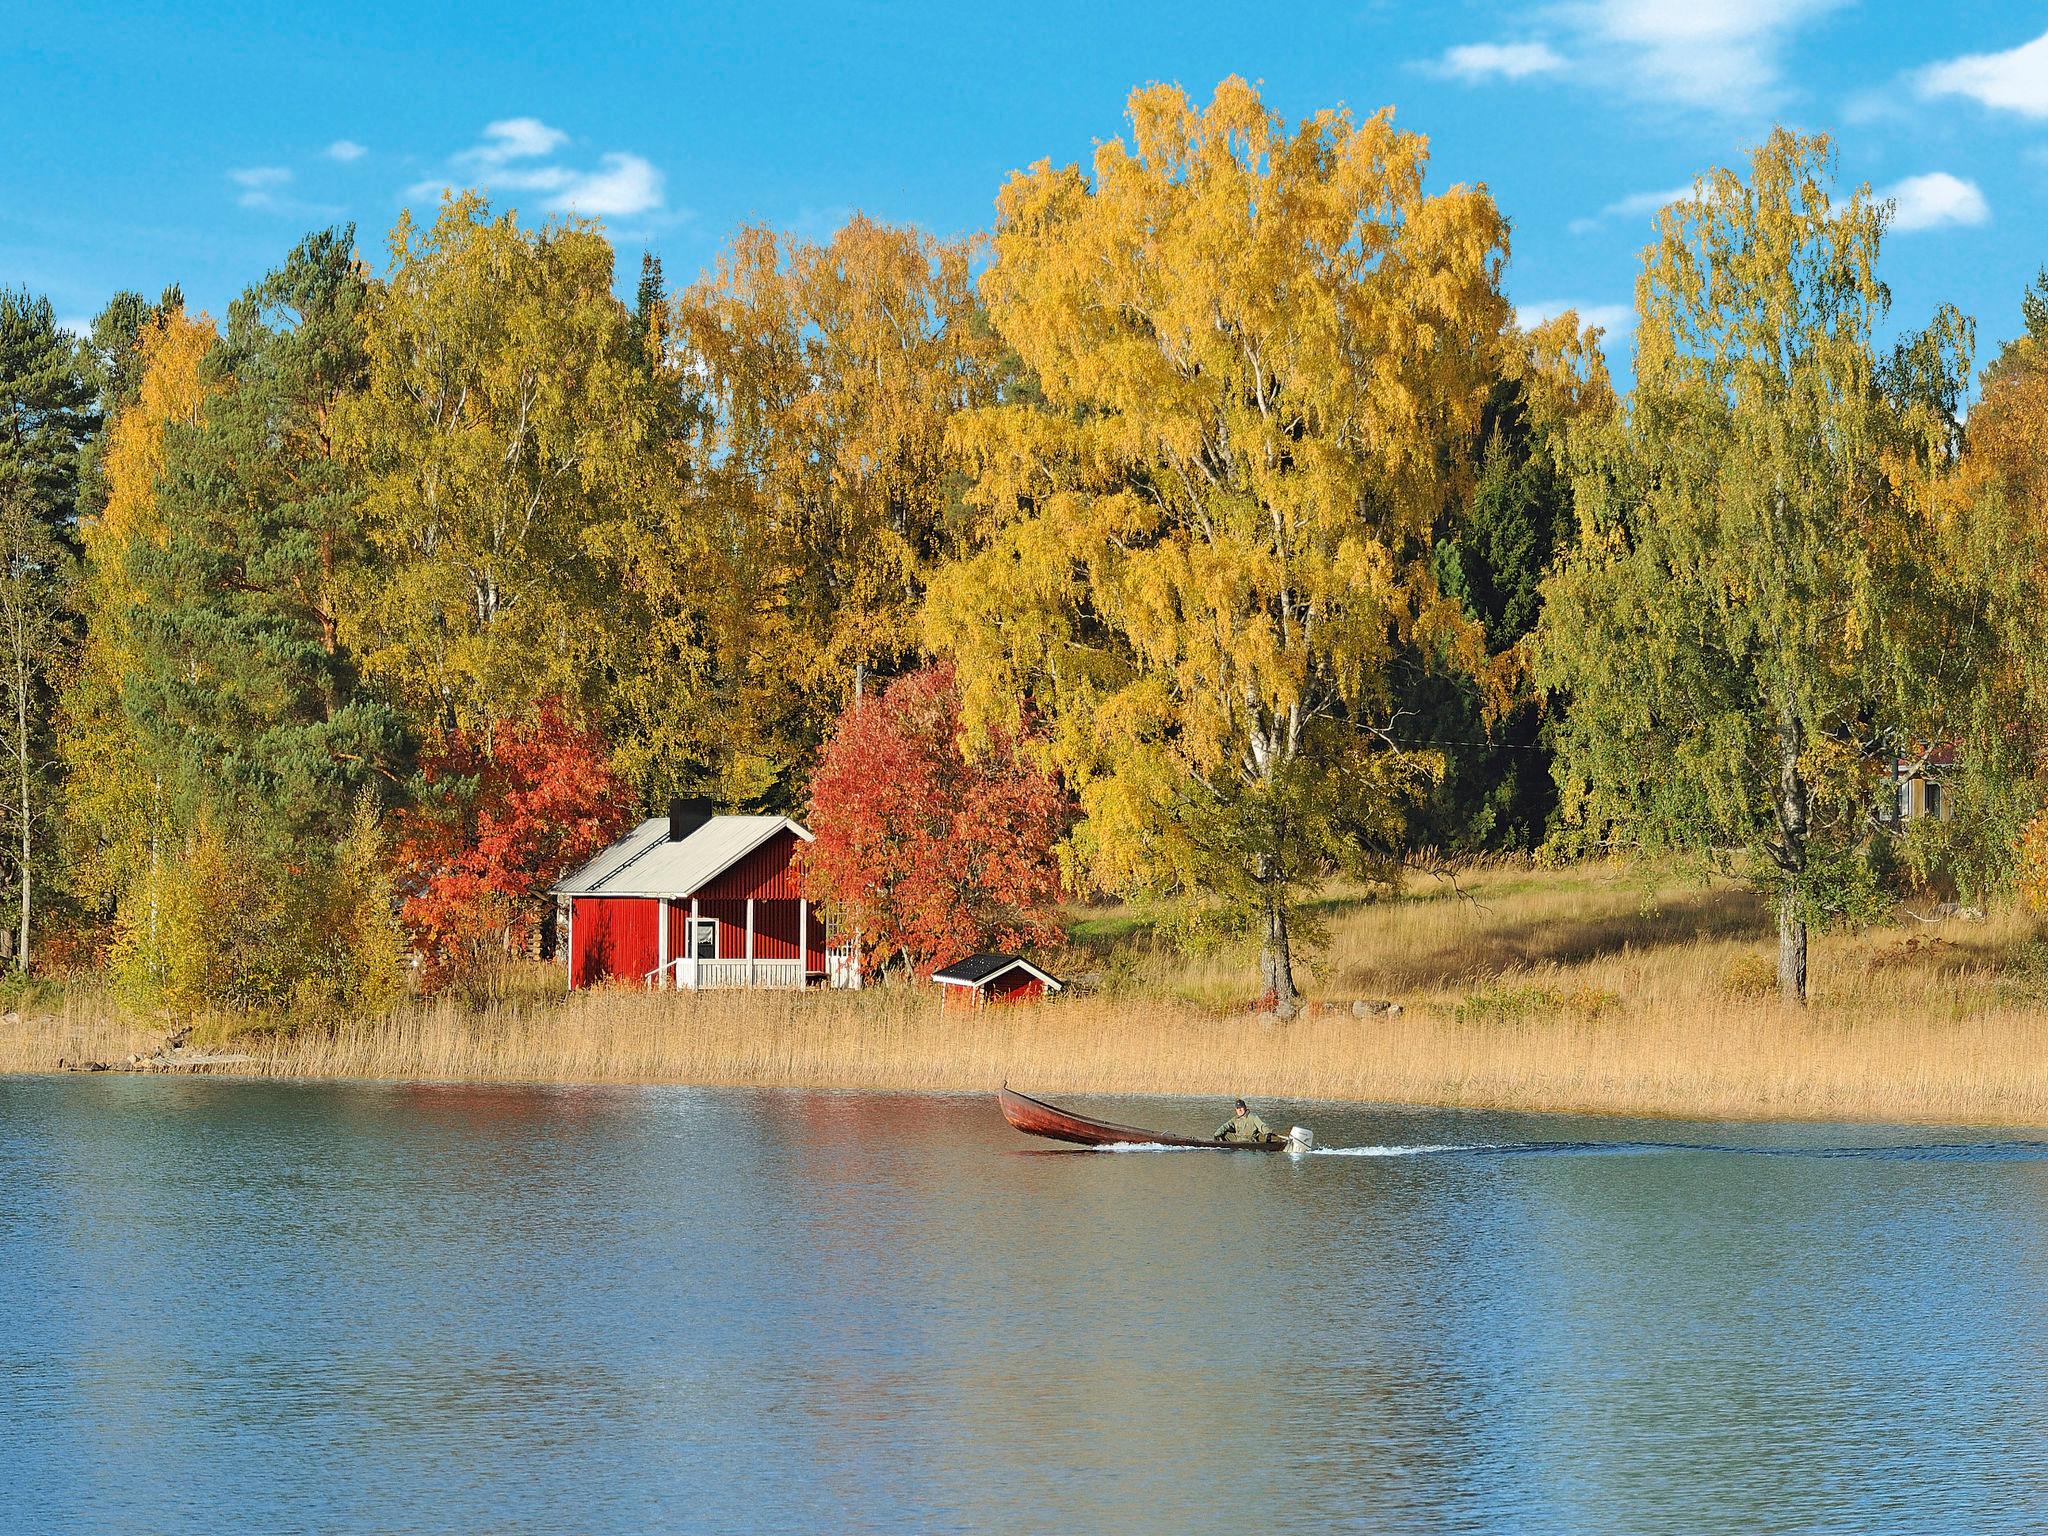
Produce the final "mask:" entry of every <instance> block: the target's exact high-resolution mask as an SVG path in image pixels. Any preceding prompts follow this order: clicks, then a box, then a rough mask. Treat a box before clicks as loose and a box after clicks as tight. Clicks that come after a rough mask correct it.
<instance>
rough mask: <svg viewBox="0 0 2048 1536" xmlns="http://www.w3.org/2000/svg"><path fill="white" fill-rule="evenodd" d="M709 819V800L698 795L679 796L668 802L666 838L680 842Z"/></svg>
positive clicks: (673, 841)
mask: <svg viewBox="0 0 2048 1536" xmlns="http://www.w3.org/2000/svg"><path fill="white" fill-rule="evenodd" d="M710 819H711V802H710V801H709V800H706V799H703V798H702V797H701V796H700V797H692V798H690V799H684V798H683V797H681V796H678V797H677V798H675V799H673V800H671V801H669V803H668V840H669V841H670V842H672V843H680V842H681V841H682V840H683V839H684V838H686V837H688V836H689V835H690V834H691V833H692V832H694V831H696V830H697V829H698V828H699V827H701V826H703V825H704V823H705V822H707V821H709V820H710Z"/></svg>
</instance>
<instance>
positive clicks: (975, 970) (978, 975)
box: [932, 954, 1066, 992]
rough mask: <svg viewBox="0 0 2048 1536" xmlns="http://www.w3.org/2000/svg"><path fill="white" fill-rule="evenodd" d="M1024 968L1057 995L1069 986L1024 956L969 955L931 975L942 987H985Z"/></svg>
mask: <svg viewBox="0 0 2048 1536" xmlns="http://www.w3.org/2000/svg"><path fill="white" fill-rule="evenodd" d="M1019 966H1022V967H1023V968H1024V969H1025V970H1027V971H1029V972H1030V973H1031V974H1032V975H1034V976H1036V977H1037V978H1038V979H1039V980H1040V981H1042V982H1044V983H1045V984H1046V985H1047V986H1048V987H1051V988H1052V989H1053V990H1054V991H1055V992H1057V991H1059V990H1060V988H1062V987H1063V986H1065V985H1066V983H1065V982H1063V981H1061V980H1060V979H1059V977H1057V976H1055V975H1053V974H1052V972H1050V971H1045V970H1040V969H1039V968H1038V967H1037V966H1035V965H1033V964H1032V963H1031V962H1030V961H1029V960H1026V959H1025V958H1024V957H1023V956H1022V955H990V954H984V955H969V956H968V957H967V958H966V959H965V960H955V961H954V962H953V963H952V964H951V965H949V966H946V967H945V968H944V969H943V970H937V971H933V972H932V980H933V981H936V982H937V983H938V984H939V985H940V986H942V987H985V986H987V985H988V984H989V983H990V982H992V981H994V980H995V979H996V978H997V977H998V976H1000V975H1002V974H1003V973H1004V972H1005V971H1010V970H1015V969H1016V968H1017V967H1019Z"/></svg>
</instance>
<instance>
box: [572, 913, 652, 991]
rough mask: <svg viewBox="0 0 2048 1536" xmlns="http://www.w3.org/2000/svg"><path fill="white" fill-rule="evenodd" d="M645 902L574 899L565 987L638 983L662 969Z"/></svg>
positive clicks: (650, 917)
mask: <svg viewBox="0 0 2048 1536" xmlns="http://www.w3.org/2000/svg"><path fill="white" fill-rule="evenodd" d="M660 905H661V904H660V903H659V902H658V901H656V900H654V899H653V898H652V897H647V896H578V897H576V898H575V899H574V900H573V901H572V902H571V903H570V912H569V985H570V986H572V987H588V986H594V985H595V984H596V983H598V982H600V981H605V980H608V979H616V980H619V981H634V982H637V981H640V980H642V979H644V978H645V977H646V975H647V973H648V972H649V971H651V970H653V969H654V968H655V967H656V966H657V965H659V964H661V955H660V941H661V933H660V930H659V929H658V928H656V926H655V923H656V921H657V918H656V909H657V908H658V907H659V906H660Z"/></svg>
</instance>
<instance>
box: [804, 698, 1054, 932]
mask: <svg viewBox="0 0 2048 1536" xmlns="http://www.w3.org/2000/svg"><path fill="white" fill-rule="evenodd" d="M810 814H811V828H812V830H813V832H814V833H815V834H816V838H817V840H816V841H815V842H813V843H811V844H810V845H808V846H807V847H805V848H804V849H803V851H802V853H801V854H800V855H799V857H800V859H801V860H802V868H803V875H804V881H805V884H806V886H807V887H808V888H809V889H810V890H812V891H814V892H816V893H817V894H818V895H819V896H821V897H822V898H823V899H825V900H827V901H830V902H832V903H834V904H835V905H836V906H837V907H838V908H839V913H840V920H841V922H842V924H844V925H847V926H851V927H852V928H853V929H854V930H856V931H857V932H858V933H859V934H860V936H861V948H862V956H861V958H862V961H863V963H873V962H875V961H880V962H881V963H883V964H887V963H889V962H890V961H892V960H893V959H895V958H896V957H898V956H901V957H902V958H903V959H904V960H905V961H906V962H907V963H908V964H909V965H910V966H911V967H912V969H914V970H915V971H917V972H919V973H929V972H930V971H931V970H932V969H933V968H935V967H936V966H939V965H943V964H946V963H948V962H950V961H953V960H957V959H959V958H961V957H962V956H964V955H967V954H970V953H973V952H974V951H976V950H983V949H1017V948H1020V947H1023V946H1025V945H1028V944H1048V943H1053V942H1056V941H1057V940H1058V939H1059V936H1060V930H1059V926H1058V924H1057V923H1056V922H1055V921H1054V914H1055V907H1056V904H1057V903H1058V901H1059V898H1060V874H1059V864H1058V860H1057V858H1056V856H1055V848H1056V845H1057V844H1058V843H1059V840H1060V839H1061V837H1063V836H1064V835H1065V833H1066V830H1067V825H1068V807H1067V802H1066V800H1065V798H1064V797H1063V796H1062V795H1061V793H1060V789H1059V786H1058V785H1057V784H1056V783H1054V781H1053V780H1052V778H1051V777H1050V776H1049V775H1047V774H1046V773H1044V772H1042V771H1040V770H1039V769H1038V768H1037V767H1035V766H1034V765H1033V764H1032V763H1031V762H1030V761H1029V759H1028V757H1027V756H1026V755H1025V754H1024V753H1023V751H1022V750H1021V749H1020V743H1018V742H1017V741H1016V740H1014V739H1012V738H1009V737H1004V736H997V737H995V738H994V739H992V740H991V741H990V742H989V744H988V749H987V751H985V752H982V753H979V754H977V755H975V756H973V757H969V756H968V755H967V754H966V753H965V752H963V751H962V748H961V723H960V692H959V688H958V685H957V684H956V682H955V680H954V676H953V670H952V668H951V667H928V668H926V669H925V670H923V671H920V672H913V673H911V674H910V675H909V676H907V677H903V678H899V679H898V680H897V681H896V682H894V683H892V684H891V685H890V686H889V689H888V691H887V692H885V693H883V694H882V695H881V696H880V697H879V698H868V699H862V700H856V701H855V702H854V703H853V704H852V705H851V706H849V707H848V709H847V710H846V712H845V713H844V714H842V715H841V716H840V717H839V723H838V725H837V727H836V728H835V729H834V731H833V734H832V739H831V740H830V741H828V742H827V743H826V744H825V747H824V750H823V752H822V753H821V754H820V755H819V759H818V767H817V772H816V774H815V775H814V776H813V778H812V780H811V811H810Z"/></svg>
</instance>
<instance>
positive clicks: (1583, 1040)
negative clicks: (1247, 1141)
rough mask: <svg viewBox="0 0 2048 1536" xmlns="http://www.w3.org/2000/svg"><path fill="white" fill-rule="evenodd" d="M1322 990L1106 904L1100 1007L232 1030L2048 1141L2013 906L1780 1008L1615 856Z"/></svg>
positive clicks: (1400, 942)
mask: <svg viewBox="0 0 2048 1536" xmlns="http://www.w3.org/2000/svg"><path fill="white" fill-rule="evenodd" d="M1327 916H1328V919H1329V927H1330V941H1329V944H1328V947H1327V949H1326V950H1325V952H1324V955H1323V958H1322V960H1321V962H1320V963H1319V965H1318V966H1317V967H1316V969H1315V971H1314V972H1313V973H1312V982H1311V990H1312V993H1320V994H1321V995H1323V996H1326V997H1336V998H1347V999H1348V998H1351V997H1356V996H1376V997H1386V998H1393V999H1398V1000H1399V1001H1401V1003H1402V1004H1403V1008H1404V1011H1403V1012H1402V1013H1401V1014H1400V1015H1399V1016H1398V1017H1394V1018H1370V1019H1363V1020H1361V1019H1356V1018H1353V1017H1352V1016H1351V1015H1350V1013H1349V1012H1348V1011H1344V1012H1341V1013H1333V1012H1325V1011H1321V1010H1312V1011H1311V1012H1310V1013H1309V1014H1307V1015H1306V1016H1304V1017H1302V1018H1300V1019H1296V1020H1293V1021H1291V1022H1287V1023H1280V1022H1275V1021H1272V1020H1261V1019H1255V1018H1252V1017H1249V1016H1247V1015H1246V1014H1244V1013H1242V1012H1226V1011H1220V1010H1219V1008H1218V1007H1217V1006H1215V1005H1216V1004H1218V1003H1219V1002H1221V1001H1223V1000H1224V999H1226V998H1228V997H1229V996H1230V995H1231V993H1232V991H1233V989H1234V990H1235V991H1236V993H1237V995H1238V996H1239V997H1240V998H1241V996H1242V989H1243V987H1244V984H1245V982H1244V978H1245V976H1246V975H1247V974H1248V972H1247V969H1246V965H1245V960H1244V957H1243V956H1237V955H1216V956H1211V957H1207V958H1205V959H1201V960H1198V961H1196V962H1194V963H1192V964H1190V963H1188V962H1186V961H1185V960H1180V959H1176V958H1175V957H1174V956H1173V955H1172V954H1171V952H1170V951H1169V950H1168V949H1167V948H1166V947H1165V946H1164V945H1163V944H1161V943H1158V942H1156V941H1155V940H1154V939H1153V938H1152V937H1151V936H1150V931H1149V928H1148V926H1147V923H1146V921H1145V915H1144V914H1143V913H1139V912H1131V911H1117V912H1109V913H1102V912H1096V913H1092V914H1090V916H1089V920H1088V921H1087V922H1084V923H1082V924H1080V925H1079V926H1078V929H1077V940H1076V947H1075V950H1074V952H1073V953H1072V954H1070V955H1069V956H1068V957H1067V961H1068V963H1069V965H1070V967H1071V968H1072V969H1073V970H1075V971H1076V972H1082V971H1087V970H1090V969H1092V970H1095V971H1097V972H1099V973H1100V975H1101V978H1102V981H1101V986H1100V989H1099V990H1096V991H1093V992H1086V993H1084V992H1081V991H1080V990H1079V989H1076V991H1075V992H1073V993H1070V994H1069V995H1067V996H1065V997H1062V998H1059V999H1057V1000H1055V1001H1053V1002H1051V1003H1048V1004H1046V1005H1044V1006H1042V1007H1037V1008H1027V1009H1018V1010H990V1011H988V1012H985V1013H980V1014H975V1013H968V1012H964V1011H943V1012H942V1011H941V1010H940V1009H939V1008H938V1007H937V1006H936V1004H935V1002H934V999H933V998H932V997H931V996H930V995H929V993H928V992H927V991H922V990H912V989H904V988H887V989H881V990H877V991H872V992H868V993H863V994H844V993H837V994H824V995H819V994H812V995H808V996H805V995H796V994H781V993H764V994H756V995H753V996H746V995H743V994H735V993H724V994H716V993H714V994H707V995H704V996H701V997H691V996H687V995H676V994H649V993H645V992H637V991H619V992H599V993H594V994H587V995H583V996H579V997H576V998H574V999H570V1000H568V1001H566V1002H564V1001H562V1000H560V999H559V998H555V997H553V996H551V995H549V993H548V992H547V991H546V990H543V989H538V988H528V989H526V992H525V995H524V996H522V995H521V994H520V991H519V990H518V989H512V990H511V991H510V992H508V994H507V995H506V996H505V997H504V998H503V999H502V1000H501V1001H499V1002H498V1003H496V1004H495V1005H493V1006H491V1007H489V1008H486V1009H482V1010H467V1009H464V1008H461V1007H458V1006H455V1005H453V1004H439V1005H433V1006H428V1007H422V1008H415V1009H409V1010H405V1011H403V1012H401V1013H399V1014H397V1015H395V1016H393V1017H391V1018H389V1019H382V1020H375V1021H367V1022H362V1023H356V1024H344V1025H340V1026H335V1027H324V1028H317V1029H306V1030H302V1031H300V1032H299V1033H297V1034H295V1035H292V1036H288V1037H284V1038H281V1039H258V1040H256V1041H254V1042H252V1041H250V1040H247V1039H245V1040H243V1041H241V1042H239V1046H238V1048H240V1049H246V1050H253V1051H254V1052H256V1053H257V1054H258V1055H259V1057H260V1058H261V1061H260V1066H259V1068H258V1069H257V1070H260V1071H263V1072H266V1073H273V1074H281V1075H286V1076H307V1077H371V1078H401V1077H402V1078H435V1079H473V1080H491V1081H551V1082H560V1081H576V1082H694V1083H736V1084H772V1085H787V1086H798V1087H804V1086H815V1087H854V1088H899V1089H917V1088H929V1089H992V1088H994V1087H995V1086H996V1085H997V1084H998V1083H999V1082H1002V1081H1004V1080H1005V1079H1007V1080H1008V1081H1010V1082H1012V1083H1014V1084H1017V1085H1018V1086H1020V1087H1027V1088H1029V1089H1031V1090H1033V1091H1039V1092H1046V1093H1053V1094H1058V1093H1084V1092H1085V1093H1186V1094H1201V1095H1209V1096H1215V1097H1222V1096H1224V1095H1227V1094H1231V1093H1238V1092H1242V1093H1246V1094H1248V1095H1253V1096H1266V1097H1278V1096H1286V1097H1303V1098H1326V1099H1353V1100H1365V1101H1377V1102H1400V1103H1415V1104H1456V1105H1469V1106H1489V1107H1502V1108H1522V1109H1583V1110H1594V1111H1609V1112H1617V1113H1648V1114H1672V1115H1698V1116H1708V1117H1731V1118H1749V1117H1791V1118H1826V1119H1858V1118H1862V1119H1884V1120H1917V1121H1941V1122H1951V1123H1982V1124H1993V1123H1998V1124H2017V1125H2048V1049H2044V1048H2048V947H2044V946H2043V945H2042V943H2041V941H2040V940H2039V939H2038V938H2037V936H2036V931H2035V929H2034V927H2033V925H2032V924H2031V923H2030V922H2029V921H2027V920H2026V919H2024V918H2022V917H2021V916H2019V915H2018V914H2012V913H2004V914H1994V915H1993V917H1992V918H1991V919H1990V920H1989V921H1980V922H1963V921H1956V920H1950V921H1944V922H1940V923H1932V924H1922V923H1920V922H1918V921H1916V920H1914V919H1912V918H1910V917H1906V918H1902V920H1901V922H1900V923H1899V924H1898V925H1896V926H1891V927H1886V928H1882V929H1878V930H1873V931H1872V932H1870V933H1867V934H1862V935H1857V936H1853V937H1846V938H1830V939H1826V940H1823V941H1822V942H1821V943H1820V944H1819V946H1818V947H1817V950H1816V957H1815V961H1816V963H1815V968H1814V995H1815V1002H1814V1006H1813V1007H1812V1008H1811V1009H1810V1010H1808V1011H1807V1012H1805V1013H1803V1014H1799V1013H1788V1012H1786V1011H1784V1010H1782V1009H1780V1008H1779V1006H1778V1005H1777V1003H1776V1002H1775V1001H1774V1000H1773V999H1772V997H1771V996H1770V994H1769V981H1770V977H1771V960H1770V956H1771V950H1770V943H1769V936H1768V933H1767V931H1766V928H1765V925H1764V923H1763V921H1762V918H1761V915H1760V914H1759V912H1758V911H1757V910H1756V908H1755V905H1754V904H1753V903H1752V902H1751V901H1750V900H1749V899H1748V898H1746V897H1745V896H1743V895H1742V894H1741V893H1739V892H1736V891H1732V890H1727V889H1702V888H1699V887H1697V886H1689V885H1686V884H1685V883H1683V882H1681V881H1677V880H1674V879H1670V878H1668V877H1667V878H1661V879H1655V880H1647V881H1646V880H1644V879H1643V878H1641V877H1640V876H1638V875H1636V874H1633V873H1631V872H1630V871H1628V870H1626V869H1622V868H1618V867H1604V866H1598V867H1589V868H1582V869H1576V870H1570V871H1561V872H1559V871H1536V870H1527V869H1507V870H1495V871H1489V872H1485V873H1482V874H1479V875H1477V876H1476V877H1474V878H1472V879H1470V880H1468V881H1467V882H1465V890H1464V892H1463V893H1460V892H1454V891H1452V890H1451V889H1450V888H1448V887H1437V886H1434V885H1431V886H1427V887H1424V888H1421V889H1418V890H1416V891H1414V892H1413V893H1411V894H1410V895H1407V896H1404V897H1402V898H1400V899H1398V900H1393V901H1370V900H1367V899H1365V898H1363V897H1362V896H1356V895H1348V894H1345V893H1335V894H1333V895H1332V896H1331V897H1330V898H1329V903H1328V912H1327ZM154 1038H155V1036H154V1034H152V1033H151V1032H149V1031H146V1030H137V1029H134V1028H132V1027H129V1026H123V1025H121V1024H119V1023H118V1022H112V1021H109V1020H108V1018H107V1014H106V1010H104V1009H103V1008H100V1007H98V1006H97V1005H96V1004H95V1002H94V1000H93V999H92V998H91V997H90V996H89V995H88V994H84V993H73V994H68V995H67V996H66V998H65V999H64V1002H63V1005H62V1007H61V1008H59V1009H58V1010H56V1011H55V1012H53V1013H52V1014H51V1015H50V1016H49V1017H48V1018H47V1019H46V1020H45V1021H43V1022H41V1023H37V1022H35V1021H34V1020H33V1019H31V1020H30V1021H29V1022H26V1023H20V1024H15V1025H11V1026H0V1069H11V1070H16V1071H24V1070H26V1071H41V1070H48V1069H49V1068H50V1067H51V1066H52V1065H53V1064H54V1062H55V1060H56V1058H57V1057H58V1056H60V1055H61V1056H69V1057H72V1058H77V1057H79V1056H96V1057H98V1058H99V1059H102V1060H105V1059H110V1058H115V1057H119V1056H122V1055H125V1054H127V1053H128V1052H129V1051H132V1050H139V1049H142V1048H143V1046H144V1045H146V1044H147V1043H149V1042H151V1041H153V1040H154Z"/></svg>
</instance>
